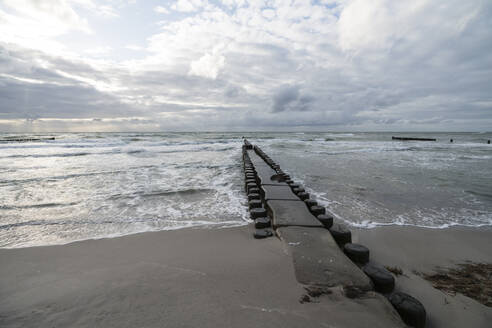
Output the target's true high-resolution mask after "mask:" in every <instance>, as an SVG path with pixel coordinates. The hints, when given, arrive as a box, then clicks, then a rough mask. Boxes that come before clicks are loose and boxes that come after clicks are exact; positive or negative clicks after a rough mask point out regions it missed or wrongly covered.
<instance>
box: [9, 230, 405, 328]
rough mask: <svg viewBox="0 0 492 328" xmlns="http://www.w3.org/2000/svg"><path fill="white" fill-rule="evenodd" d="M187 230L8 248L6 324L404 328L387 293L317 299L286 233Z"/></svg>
mask: <svg viewBox="0 0 492 328" xmlns="http://www.w3.org/2000/svg"><path fill="white" fill-rule="evenodd" d="M251 229H252V227H251V225H250V226H247V227H240V228H231V229H221V230H206V229H183V230H177V231H162V232H148V233H142V234H136V235H130V236H125V237H119V238H113V239H101V240H88V241H82V242H75V243H72V244H68V245H59V246H47V247H34V248H24V249H10V250H9V249H2V250H0V263H1V264H2V265H1V267H0V294H1V295H2V297H1V300H0V326H1V327H400V326H401V325H400V324H399V322H400V321H399V318H398V317H397V316H396V315H395V313H394V310H393V309H392V308H391V306H390V305H389V303H387V302H386V303H385V300H384V299H383V300H381V299H380V298H379V296H378V295H372V296H371V297H367V298H366V299H357V300H351V299H347V298H346V297H345V296H343V295H342V293H341V291H340V290H337V289H336V288H335V289H334V290H333V294H331V295H323V296H321V297H319V298H318V299H316V300H315V302H314V303H313V302H311V303H304V304H301V303H300V302H299V300H300V298H301V296H302V295H304V294H305V293H306V292H305V290H304V288H303V286H301V285H300V284H299V283H297V281H296V280H295V275H294V270H293V264H292V259H291V257H290V256H289V255H288V254H287V252H286V251H285V249H284V245H283V243H282V242H281V241H280V240H279V239H277V238H269V239H266V240H255V239H253V237H252V230H251Z"/></svg>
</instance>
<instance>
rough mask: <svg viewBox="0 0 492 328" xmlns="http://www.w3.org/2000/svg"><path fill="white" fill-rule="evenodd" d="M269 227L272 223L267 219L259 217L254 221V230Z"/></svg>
mask: <svg viewBox="0 0 492 328" xmlns="http://www.w3.org/2000/svg"><path fill="white" fill-rule="evenodd" d="M271 225H272V222H271V221H270V219H269V218H267V217H261V218H257V219H256V220H255V228H256V229H265V228H270V227H271Z"/></svg>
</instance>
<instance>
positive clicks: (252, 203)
mask: <svg viewBox="0 0 492 328" xmlns="http://www.w3.org/2000/svg"><path fill="white" fill-rule="evenodd" d="M248 205H249V209H252V208H259V207H261V200H259V199H253V200H250V201H249V202H248Z"/></svg>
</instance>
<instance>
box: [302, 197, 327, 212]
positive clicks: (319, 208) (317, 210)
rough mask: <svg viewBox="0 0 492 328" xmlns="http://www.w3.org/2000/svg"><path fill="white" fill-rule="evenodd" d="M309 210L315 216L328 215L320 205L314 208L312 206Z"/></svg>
mask: <svg viewBox="0 0 492 328" xmlns="http://www.w3.org/2000/svg"><path fill="white" fill-rule="evenodd" d="M306 201H307V199H306V200H305V202H306ZM309 210H310V211H311V213H313V214H314V216H318V215H321V214H325V213H326V210H325V208H324V207H323V206H318V205H314V206H311V207H310V208H309Z"/></svg>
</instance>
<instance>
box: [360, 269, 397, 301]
mask: <svg viewBox="0 0 492 328" xmlns="http://www.w3.org/2000/svg"><path fill="white" fill-rule="evenodd" d="M362 270H363V271H364V273H365V274H366V275H367V276H368V277H369V278H371V281H372V283H373V284H374V289H375V290H376V291H377V292H379V293H382V294H388V293H391V292H392V291H393V289H394V288H395V277H393V275H392V274H391V273H390V272H389V271H388V270H386V268H385V267H383V266H381V265H377V264H374V263H368V264H366V265H365V266H364V267H363V268H362Z"/></svg>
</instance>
